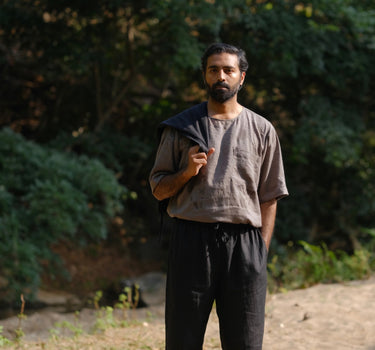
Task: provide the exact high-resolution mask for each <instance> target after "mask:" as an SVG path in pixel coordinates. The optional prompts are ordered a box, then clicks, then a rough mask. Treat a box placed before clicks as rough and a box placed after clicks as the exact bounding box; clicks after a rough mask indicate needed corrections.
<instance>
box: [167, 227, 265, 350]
mask: <svg viewBox="0 0 375 350" xmlns="http://www.w3.org/2000/svg"><path fill="white" fill-rule="evenodd" d="M172 231H173V232H172V236H171V244H170V252H169V262H168V274H167V292H166V293H167V294H166V313H165V321H166V349H167V350H201V349H202V346H203V341H204V334H205V331H206V326H207V322H208V318H209V315H210V312H211V309H212V305H213V303H214V301H215V302H216V312H217V314H218V317H219V324H220V339H221V345H222V349H224V350H245V349H246V350H261V349H262V342H263V333H264V312H265V298H266V290H267V249H266V246H265V243H264V241H263V238H262V236H261V233H260V230H259V229H258V228H255V227H252V226H250V225H236V224H227V223H217V224H204V223H199V222H191V221H184V220H175V223H174V227H173V230H172Z"/></svg>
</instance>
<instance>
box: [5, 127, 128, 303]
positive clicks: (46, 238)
mask: <svg viewBox="0 0 375 350" xmlns="http://www.w3.org/2000/svg"><path fill="white" fill-rule="evenodd" d="M0 164H1V172H0V183H1V187H0V208H1V212H0V239H1V245H0V266H1V270H0V271H1V274H2V275H3V277H5V278H6V279H7V280H8V286H7V288H6V289H7V290H6V291H3V293H4V294H3V298H6V299H9V300H14V299H16V298H18V295H19V294H20V293H21V292H23V293H25V294H28V295H30V294H33V292H34V291H35V290H36V288H37V287H38V285H39V283H40V274H41V273H42V271H43V269H42V262H43V264H44V265H47V266H48V265H50V266H53V264H56V263H57V262H58V259H57V257H56V256H55V255H54V254H53V253H52V252H51V250H50V248H51V244H53V243H56V242H58V241H59V240H74V241H75V242H77V243H79V244H84V243H86V242H87V241H88V240H98V239H103V238H105V237H106V235H107V223H108V220H109V219H110V218H111V217H113V216H114V215H115V214H116V213H117V212H118V211H119V210H121V209H122V200H123V199H124V198H125V195H126V193H127V192H126V190H125V188H124V187H122V186H120V185H119V184H118V182H117V180H116V177H115V176H114V174H113V173H112V172H111V171H109V170H108V169H106V168H105V167H104V166H103V165H102V163H101V162H99V161H98V160H90V159H89V158H88V157H86V156H79V157H78V156H74V155H72V154H71V155H68V154H65V153H62V152H58V151H56V150H53V149H48V148H43V147H41V146H39V145H37V144H35V143H33V142H30V141H26V140H25V139H23V138H22V137H21V136H20V135H18V134H15V133H13V132H11V131H10V130H8V129H3V130H2V131H0ZM47 262H49V263H47ZM51 264H52V265H51Z"/></svg>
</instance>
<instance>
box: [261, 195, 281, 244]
mask: <svg viewBox="0 0 375 350" xmlns="http://www.w3.org/2000/svg"><path fill="white" fill-rule="evenodd" d="M276 209H277V200H276V199H273V200H271V201H268V202H264V203H262V204H261V205H260V211H261V214H262V237H263V239H264V241H265V242H266V246H267V250H268V249H269V247H270V243H271V238H272V234H273V229H274V227H275V219H276Z"/></svg>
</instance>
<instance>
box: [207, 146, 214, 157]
mask: <svg viewBox="0 0 375 350" xmlns="http://www.w3.org/2000/svg"><path fill="white" fill-rule="evenodd" d="M214 152H215V148H210V149H209V150H208V153H207V157H209V156H210V155H211V154H212V153H214Z"/></svg>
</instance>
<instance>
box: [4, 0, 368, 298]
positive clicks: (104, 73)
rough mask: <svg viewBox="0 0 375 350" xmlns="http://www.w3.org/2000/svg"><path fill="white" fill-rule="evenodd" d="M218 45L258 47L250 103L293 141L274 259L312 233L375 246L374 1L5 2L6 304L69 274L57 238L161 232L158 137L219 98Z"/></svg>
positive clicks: (137, 239)
mask: <svg viewBox="0 0 375 350" xmlns="http://www.w3.org/2000/svg"><path fill="white" fill-rule="evenodd" d="M217 41H223V42H228V43H232V44H234V45H238V46H240V47H242V48H243V49H244V50H245V51H246V52H247V56H248V60H249V63H250V68H249V71H248V73H247V77H246V84H245V87H244V89H243V90H242V91H241V93H240V96H239V99H240V102H241V103H242V104H243V105H245V106H247V107H248V108H250V109H253V110H254V111H256V112H258V113H259V114H261V115H263V116H264V117H265V118H267V119H269V120H270V121H271V122H272V123H273V124H274V126H275V127H276V129H277V131H278V134H279V136H280V141H281V144H282V148H283V154H284V161H285V169H286V176H287V182H288V188H289V191H290V196H289V197H288V198H286V199H283V200H282V201H281V202H280V205H279V212H278V219H277V225H276V231H275V237H274V239H273V242H272V247H271V254H278V255H282V254H285V251H286V247H290V246H293V245H295V243H296V242H298V241H300V240H303V241H306V242H309V243H312V244H321V243H322V242H323V243H324V244H325V247H328V249H331V250H334V251H337V250H343V251H345V252H347V253H348V254H352V253H354V252H355V251H356V249H359V248H360V247H361V246H363V245H364V244H366V243H367V242H368V241H369V240H370V238H371V236H372V235H374V228H375V221H374V215H375V152H374V151H375V99H374V90H375V83H374V81H375V66H374V54H375V5H374V2H373V1H372V0H312V1H292V0H289V1H288V0H273V1H262V0H258V1H251V0H221V1H220V0H202V1H201V0H199V1H198V0H189V1H178V0H169V1H165V0H137V1H134V0H123V1H119V0H90V1H88V0H75V1H67V0H60V1H53V0H3V1H2V2H1V5H0V128H1V129H0V276H1V287H2V292H1V293H2V294H1V295H2V297H3V298H5V299H8V300H12V299H14V298H15V296H16V295H17V293H20V292H23V293H32V292H33V291H34V290H36V289H37V288H38V287H39V285H40V283H41V282H40V278H41V275H42V273H47V274H51V275H53V274H55V273H56V270H58V269H60V267H61V262H59V259H58V255H56V253H55V252H54V251H53V250H52V249H51V247H52V246H53V245H54V244H57V243H59V242H71V243H73V245H77V246H82V245H85V244H88V243H90V242H93V241H97V240H104V241H105V242H106V243H111V242H112V243H114V244H115V245H117V246H119V245H120V246H122V247H126V249H127V250H126V251H128V252H131V251H136V250H137V249H138V247H139V245H141V244H142V242H144V241H145V240H147V239H148V238H150V237H155V236H156V235H157V234H158V228H159V216H158V212H157V203H156V201H155V200H154V199H153V198H152V196H151V194H150V190H149V186H148V173H149V171H150V168H151V167H152V164H153V158H154V154H155V149H156V147H157V140H156V134H155V130H156V127H157V125H158V123H159V122H160V121H162V120H164V119H166V118H168V117H170V116H172V115H174V114H175V113H177V112H179V111H181V110H182V109H184V108H186V107H188V106H191V105H193V104H196V103H199V102H200V101H202V100H204V99H205V98H206V93H205V90H204V86H203V83H202V76H201V72H200V69H199V67H200V56H201V54H202V52H203V50H204V48H205V47H206V46H207V45H208V44H210V43H212V42H217ZM154 249H158V248H154ZM59 264H60V265H59ZM59 266H60V267H59Z"/></svg>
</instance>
